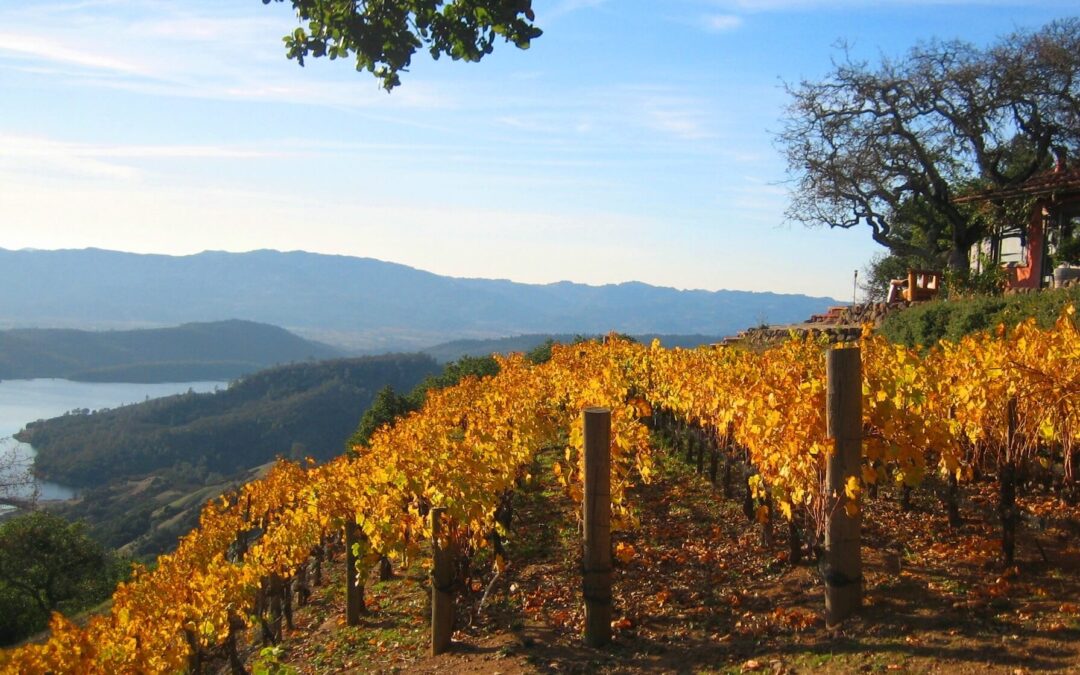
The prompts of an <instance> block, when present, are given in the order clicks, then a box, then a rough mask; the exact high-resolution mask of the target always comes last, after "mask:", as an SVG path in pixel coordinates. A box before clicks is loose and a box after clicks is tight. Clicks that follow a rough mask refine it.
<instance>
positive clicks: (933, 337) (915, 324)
mask: <svg viewBox="0 0 1080 675" xmlns="http://www.w3.org/2000/svg"><path fill="white" fill-rule="evenodd" d="M1069 304H1073V305H1078V306H1080V287H1074V288H1069V289H1058V290H1046V291H1042V292H1040V293H1028V294H1024V295H1010V296H1004V297H998V296H976V297H968V298H953V299H949V300H934V301H932V302H927V303H923V304H920V305H916V306H914V307H910V308H908V309H906V310H903V311H901V312H896V313H893V314H890V315H889V316H888V317H887V318H886V319H885V321H884V323H882V325H881V329H880V330H881V333H882V334H883V335H884V336H885V337H887V338H888V339H889V340H891V341H893V342H898V343H901V344H905V345H907V346H909V347H911V346H915V345H921V346H923V347H929V346H931V345H933V344H935V343H936V342H937V341H938V340H941V339H948V340H958V339H960V338H961V337H963V336H964V335H967V334H968V333H973V332H975V331H979V330H985V329H990V328H994V327H995V326H997V325H998V324H1005V326H1006V327H1012V326H1015V325H1016V324H1018V323H1020V322H1021V321H1023V320H1025V319H1027V318H1028V317H1035V320H1036V321H1037V322H1038V324H1039V325H1040V326H1043V327H1048V326H1051V325H1053V323H1054V321H1056V320H1057V318H1058V317H1059V316H1061V311H1062V310H1063V309H1064V308H1065V306H1066V305H1069Z"/></svg>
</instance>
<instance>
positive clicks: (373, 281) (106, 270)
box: [0, 249, 836, 352]
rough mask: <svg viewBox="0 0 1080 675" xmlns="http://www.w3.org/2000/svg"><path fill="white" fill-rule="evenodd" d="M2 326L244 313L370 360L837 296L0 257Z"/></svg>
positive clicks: (285, 259)
mask: <svg viewBox="0 0 1080 675" xmlns="http://www.w3.org/2000/svg"><path fill="white" fill-rule="evenodd" d="M0 269H3V270H4V273H5V282H4V284H2V285H0V326H6V327H29V326H36V327H69V328H72V327H73V328H98V329H100V328H114V329H115V328H134V327H153V326H166V325H174V324H180V323H187V322H206V321H220V320H224V319H244V320H248V321H257V322H262V323H269V324H274V325H278V326H282V327H285V328H287V329H289V330H291V331H294V332H297V333H299V334H300V335H303V336H305V337H312V338H315V339H318V340H321V341H323V342H327V343H331V344H335V345H339V346H344V347H348V348H350V349H352V350H361V351H368V352H378V351H392V350H413V349H418V348H423V347H428V346H432V345H435V344H438V343H441V342H445V341H447V340H455V339H487V338H496V337H504V336H511V335H521V334H530V333H533V334H535V333H570V334H577V333H582V334H597V333H607V332H609V331H613V330H614V331H618V332H622V333H629V334H647V333H665V334H684V335H689V334H703V335H727V334H731V333H734V332H736V331H738V330H740V329H743V328H746V327H748V326H751V325H754V324H757V323H761V322H763V321H764V322H769V323H789V322H794V321H801V320H804V319H805V318H806V317H808V316H809V315H811V314H814V313H819V312H821V311H823V310H824V309H825V308H826V307H827V306H828V305H830V304H835V302H836V301H835V300H833V299H831V298H823V297H810V296H805V295H788V294H778V293H759V292H750V291H729V290H720V291H704V290H677V289H674V288H664V287H658V286H651V285H648V284H644V283H641V282H634V281H632V282H626V283H621V284H608V285H603V286H591V285H586V284H578V283H571V282H568V281H561V282H558V283H552V284H523V283H517V282H512V281H507V280H501V279H466V278H455V277H446V276H440V275H437V274H432V273H430V272H425V271H422V270H418V269H414V268H412V267H408V266H405V265H400V264H396V263H390V262H384V261H380V260H375V259H372V258H355V257H347V256H340V255H323V254H315V253H307V252H303V251H291V252H280V251H272V250H259V251H251V252H247V253H227V252H220V251H206V252H203V253H198V254H194V255H186V256H169V255H148V254H134V253H124V252H119V251H107V250H101V249H66V250H55V251H45V250H32V249H23V250H17V251H12V250H6V249H0Z"/></svg>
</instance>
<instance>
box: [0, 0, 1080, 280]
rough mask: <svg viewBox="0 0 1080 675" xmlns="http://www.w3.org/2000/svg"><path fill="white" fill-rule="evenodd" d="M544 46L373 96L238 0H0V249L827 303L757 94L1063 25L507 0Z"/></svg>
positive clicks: (695, 2) (831, 265)
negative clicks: (305, 261)
mask: <svg viewBox="0 0 1080 675" xmlns="http://www.w3.org/2000/svg"><path fill="white" fill-rule="evenodd" d="M533 6H534V9H535V11H536V14H537V20H538V23H539V25H540V26H541V27H542V28H543V29H544V31H545V34H544V35H543V37H541V38H540V39H538V40H536V41H535V42H534V43H533V46H532V48H531V49H529V50H527V51H519V50H517V49H515V48H513V47H511V46H509V45H500V46H499V47H497V48H496V51H495V53H494V54H492V55H491V56H489V57H488V58H486V59H485V60H484V61H483V62H481V63H479V64H463V63H454V62H452V61H450V60H446V59H444V60H440V61H438V62H432V61H430V60H429V59H428V58H426V55H418V56H417V58H416V59H415V61H414V64H413V68H412V69H411V71H410V72H408V73H406V74H405V75H404V76H403V85H402V86H401V87H399V88H398V89H397V90H395V91H394V92H393V93H392V94H389V95H388V94H386V93H384V92H383V91H382V90H381V89H379V86H378V83H377V82H376V81H375V80H374V78H372V77H370V76H368V75H367V74H364V73H357V72H355V71H354V70H353V68H352V66H351V63H347V62H342V61H336V62H330V61H324V60H320V61H311V62H309V63H308V66H307V67H305V68H300V67H298V66H297V65H296V64H295V63H294V62H291V61H288V60H287V59H285V57H284V49H283V47H282V43H281V36H282V35H284V34H285V33H287V32H290V31H291V30H292V29H293V28H294V27H295V26H296V25H297V24H296V19H295V17H294V16H293V13H292V10H291V6H290V5H289V4H288V3H277V2H275V3H272V4H270V5H263V4H262V2H261V1H260V0H246V1H244V2H240V1H238V0H186V1H184V2H177V1H175V0H170V1H159V0H130V1H120V0H43V1H35V2H32V3H29V2H14V1H12V0H0V247H5V248H23V247H33V248H50V249H51V248H75V247H85V246H97V247H102V248H114V249H121V250H128V251H138V252H157V253H172V254H182V253H194V252H198V251H202V250H206V249H217V250H231V251H245V250H251V249H257V248H276V249H282V250H293V249H303V250H309V251H318V252H323V253H340V254H345V255H357V256H370V257H375V258H380V259H383V260H391V261H395V262H401V263H405V264H408V265H412V266H415V267H419V268H422V269H427V270H431V271H433V272H437V273H440V274H449V275H454V276H470V277H498V278H508V279H513V280H515V281H524V282H536V283H544V282H553V281H559V280H564V279H568V280H572V281H578V282H586V283H593V284H597V283H610V282H620V281H628V280H634V279H636V280H641V281H645V282H648V283H653V284H658V285H665V286H674V287H678V288H705V289H710V290H715V289H720V288H731V289H746V290H772V291H780V292H798V293H809V294H814V295H832V296H834V297H837V298H841V299H843V298H849V297H850V294H851V276H852V271H853V270H854V269H856V268H861V267H862V266H863V265H864V264H865V262H866V261H867V260H868V259H869V258H870V256H871V255H872V254H873V253H874V252H875V251H876V250H878V249H877V248H876V247H875V246H874V245H873V244H872V243H871V242H870V239H869V235H868V233H867V232H866V231H863V230H855V231H850V232H844V231H837V230H831V231H829V230H808V229H806V228H803V227H801V226H799V225H792V224H785V222H784V217H783V212H784V209H785V206H786V203H787V194H786V187H785V186H784V179H785V165H784V162H783V160H782V158H781V155H780V152H779V150H778V149H777V148H776V147H775V145H774V143H773V140H772V132H774V131H776V130H777V129H778V128H779V126H780V122H779V119H780V116H781V114H782V110H783V106H784V104H785V94H784V92H783V89H782V83H783V82H785V81H787V82H795V81H798V80H799V79H800V78H810V79H815V78H819V77H821V76H822V75H824V74H825V73H826V72H827V71H828V69H829V65H830V59H832V58H833V57H835V56H836V55H837V52H836V49H835V45H836V43H837V41H838V40H846V41H847V42H848V43H849V44H850V45H851V46H852V48H853V51H854V53H855V54H856V55H857V56H860V57H865V58H868V59H871V60H875V59H877V58H879V57H880V56H881V55H886V56H899V55H902V54H903V52H904V51H905V50H906V49H907V48H909V47H910V46H912V45H913V44H915V43H916V42H917V41H919V40H925V39H929V38H931V37H934V36H937V37H942V38H954V37H959V38H963V39H966V40H969V41H971V42H974V43H977V44H984V43H987V42H989V41H992V40H993V39H994V38H995V37H996V36H998V35H1001V34H1004V33H1007V32H1010V31H1012V30H1014V29H1016V28H1020V27H1028V28H1034V27H1038V26H1040V25H1043V24H1045V23H1047V22H1048V21H1050V20H1052V19H1054V18H1058V17H1063V16H1068V15H1070V14H1074V13H1075V9H1076V7H1075V3H1074V2H1059V1H1050V0H1047V1H1045V2H1040V1H1038V0H1028V1H1026V2H1022V1H1014V2H1008V1H994V0H985V1H982V2H980V1H977V0H955V1H950V0H938V1H932V0H894V1H888V0H877V1H863V0H846V1H835V2H827V1H824V0H822V1H819V2H815V1H812V0H761V1H758V2H754V1H751V0H606V1H605V0H534V5H533Z"/></svg>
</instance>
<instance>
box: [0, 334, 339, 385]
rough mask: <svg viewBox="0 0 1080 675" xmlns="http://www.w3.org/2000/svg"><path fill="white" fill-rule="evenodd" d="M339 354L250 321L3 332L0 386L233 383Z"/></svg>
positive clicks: (0, 339)
mask: <svg viewBox="0 0 1080 675" xmlns="http://www.w3.org/2000/svg"><path fill="white" fill-rule="evenodd" d="M341 355H342V354H341V352H339V351H338V350H336V349H334V348H332V347H329V346H327V345H323V344H319V343H317V342H312V341H310V340H305V339H303V338H301V337H299V336H296V335H293V334H292V333H290V332H288V331H287V330H285V329H283V328H278V327H277V326H270V325H266V324H260V323H254V322H251V321H238V320H230V321H215V322H210V323H187V324H184V325H181V326H176V327H172V328H157V329H145V330H113V331H85V330H73V329H45V328H22V329H12V330H6V331H0V378H3V379H25V378H34V377H63V378H67V379H69V380H85V381H99V382H194V381H197V380H229V379H232V378H235V377H239V376H240V375H243V374H246V373H251V372H254V371H256V370H260V369H263V368H267V367H269V366H273V365H277V364H280V363H289V362H292V361H307V360H311V359H328V358H334V357H339V356H341Z"/></svg>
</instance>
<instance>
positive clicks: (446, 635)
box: [431, 506, 454, 656]
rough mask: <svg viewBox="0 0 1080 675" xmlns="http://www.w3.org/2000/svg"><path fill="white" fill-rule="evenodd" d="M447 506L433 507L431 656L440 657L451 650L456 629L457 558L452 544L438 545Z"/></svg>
mask: <svg viewBox="0 0 1080 675" xmlns="http://www.w3.org/2000/svg"><path fill="white" fill-rule="evenodd" d="M445 517H446V509H445V508H444V507H441V506H438V507H435V508H433V509H431V560H432V565H431V655H432V656H438V655H439V654H442V653H443V652H445V651H447V650H449V649H450V637H451V635H452V634H453V632H454V596H453V595H452V593H451V590H452V587H453V583H454V557H453V552H452V550H451V548H450V546H449V544H448V545H447V546H446V547H442V546H440V545H439V538H440V536H441V535H442V532H443V520H444V519H445Z"/></svg>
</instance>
